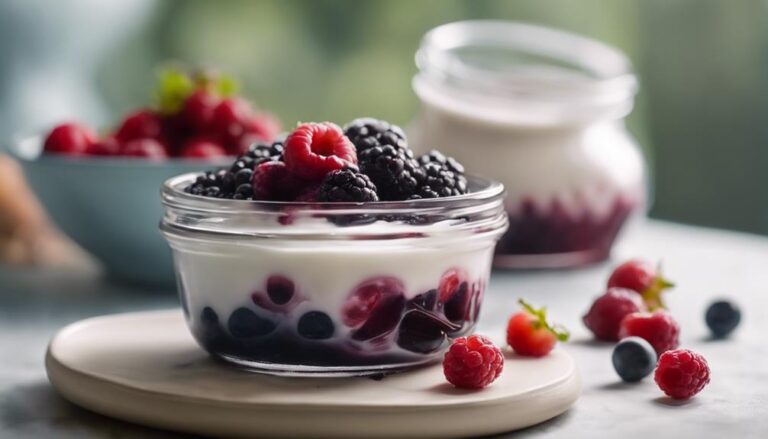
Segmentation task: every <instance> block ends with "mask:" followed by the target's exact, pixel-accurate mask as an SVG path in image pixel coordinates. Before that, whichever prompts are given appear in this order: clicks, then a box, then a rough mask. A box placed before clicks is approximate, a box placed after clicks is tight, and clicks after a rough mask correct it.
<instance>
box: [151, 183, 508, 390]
mask: <svg viewBox="0 0 768 439" xmlns="http://www.w3.org/2000/svg"><path fill="white" fill-rule="evenodd" d="M198 175H199V174H185V175H181V176H178V177H174V178H171V179H170V180H168V181H166V183H165V184H164V186H163V188H162V200H163V206H164V208H165V213H164V216H163V219H162V222H161V226H160V227H161V230H162V232H163V234H164V235H165V237H166V239H167V240H168V242H169V244H170V246H171V249H172V250H173V257H174V261H175V267H176V274H177V278H178V287H179V294H180V297H181V302H182V306H183V309H184V313H185V316H186V319H187V324H188V326H189V328H190V330H191V332H192V334H193V336H194V337H195V339H196V340H197V342H198V343H199V344H200V346H202V347H203V348H204V349H205V350H206V351H208V352H209V353H210V354H211V355H213V356H214V357H218V358H220V359H223V360H225V361H228V362H231V363H235V364H237V365H240V366H242V367H245V368H247V369H249V370H252V371H257V372H262V373H268V374H274V375H299V376H358V375H373V374H381V373H388V372H394V371H400V370H404V369H408V368H411V367H415V366H418V365H422V364H426V363H430V362H433V361H434V360H436V359H438V358H439V357H440V355H441V354H442V353H443V351H444V350H445V348H446V347H447V346H448V343H449V341H450V339H451V338H453V337H457V336H461V335H465V334H467V333H469V332H471V331H472V329H473V328H474V326H475V322H476V321H477V316H478V313H479V311H480V305H481V303H482V298H483V292H484V290H485V288H486V286H487V284H488V278H489V275H490V269H491V261H492V258H493V249H494V245H495V244H496V241H497V240H498V239H499V237H500V236H501V235H502V234H503V233H504V231H505V230H506V228H507V217H506V214H505V212H504V206H503V195H504V189H503V186H502V185H501V184H500V183H496V182H493V181H489V180H485V179H481V178H476V177H469V178H468V181H469V187H470V189H471V191H472V192H471V193H469V194H466V195H461V196H456V197H448V198H438V199H424V200H413V201H402V202H375V203H302V202H267V201H242V200H241V201H237V200H223V199H216V198H205V197H200V196H194V195H190V194H187V193H185V192H184V190H183V189H184V188H185V187H186V186H188V185H189V184H190V183H191V182H193V181H194V179H195V178H196V177H197V176H198Z"/></svg>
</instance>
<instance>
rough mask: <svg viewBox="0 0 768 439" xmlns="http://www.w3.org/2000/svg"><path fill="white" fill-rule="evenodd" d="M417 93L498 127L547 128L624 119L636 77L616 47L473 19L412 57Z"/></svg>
mask: <svg viewBox="0 0 768 439" xmlns="http://www.w3.org/2000/svg"><path fill="white" fill-rule="evenodd" d="M416 64H417V65H418V67H419V74H418V75H416V77H415V78H414V82H413V86H414V89H415V91H416V93H417V94H418V95H419V96H420V97H421V98H422V99H424V100H426V101H427V102H428V103H431V104H434V105H437V106H439V107H441V108H443V109H444V110H448V111H451V112H456V113H460V114H462V115H464V116H468V117H472V118H478V119H483V120H486V121H490V122H497V123H519V124H532V125H551V124H562V123H572V122H584V121H588V120H592V119H597V118H602V117H622V116H625V115H626V114H627V113H629V111H631V109H632V105H633V97H634V95H635V93H636V90H637V79H636V77H635V75H634V73H633V72H632V67H631V64H630V62H629V60H628V59H627V57H626V56H625V55H624V54H623V53H622V52H621V51H620V50H618V49H616V48H614V47H611V46H608V45H606V44H603V43H600V42H598V41H595V40H592V39H589V38H585V37H581V36H578V35H575V34H571V33H567V32H562V31H558V30H554V29H549V28H545V27H541V26H535V25H530V24H524V23H517V22H509V21H494V20H475V21H462V22H456V23H450V24H446V25H442V26H439V27H437V28H435V29H432V30H431V31H429V32H428V33H427V34H426V35H425V36H424V38H423V40H422V42H421V47H420V48H419V50H418V52H417V54H416Z"/></svg>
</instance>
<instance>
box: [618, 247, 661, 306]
mask: <svg viewBox="0 0 768 439" xmlns="http://www.w3.org/2000/svg"><path fill="white" fill-rule="evenodd" d="M673 286H674V284H673V283H671V282H670V281H668V280H667V279H664V277H662V275H661V270H660V269H657V268H655V267H653V265H651V264H650V263H648V262H647V261H642V260H639V259H634V260H631V261H627V262H625V263H623V264H621V265H619V266H618V267H616V269H614V270H613V273H612V274H611V277H610V278H609V279H608V288H626V289H628V290H632V291H636V292H638V293H640V294H641V295H642V296H643V300H645V303H646V305H648V308H649V309H651V310H654V309H656V308H663V307H664V302H663V301H662V293H663V292H664V290H666V289H668V288H671V287H673Z"/></svg>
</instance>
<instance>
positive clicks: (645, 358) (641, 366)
mask: <svg viewBox="0 0 768 439" xmlns="http://www.w3.org/2000/svg"><path fill="white" fill-rule="evenodd" d="M611 360H612V361H613V368H614V369H616V373H617V374H619V377H621V379H622V380H624V381H626V382H628V383H632V382H636V381H640V380H641V379H643V378H645V377H647V376H648V375H650V374H651V372H653V369H654V368H655V367H656V351H655V350H653V346H651V344H650V343H648V342H647V341H645V340H643V339H642V338H640V337H627V338H625V339H623V340H621V341H620V342H619V343H618V344H617V345H616V347H614V348H613V354H612V355H611Z"/></svg>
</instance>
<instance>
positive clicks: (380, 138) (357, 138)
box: [344, 117, 408, 153]
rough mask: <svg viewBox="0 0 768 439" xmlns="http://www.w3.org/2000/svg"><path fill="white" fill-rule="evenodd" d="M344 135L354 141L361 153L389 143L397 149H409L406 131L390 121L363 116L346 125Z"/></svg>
mask: <svg viewBox="0 0 768 439" xmlns="http://www.w3.org/2000/svg"><path fill="white" fill-rule="evenodd" d="M344 135H345V136H347V138H349V140H351V141H352V143H353V144H354V145H355V147H356V148H357V152H358V153H360V152H361V151H364V150H366V149H369V148H373V147H374V146H383V145H389V146H392V147H394V148H396V149H407V148H408V143H407V141H406V138H405V133H403V130H402V129H400V127H399V126H397V125H392V124H390V123H389V122H386V121H383V120H379V119H373V118H370V117H361V118H359V119H355V120H353V121H352V122H350V123H348V124H347V125H346V126H344Z"/></svg>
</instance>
